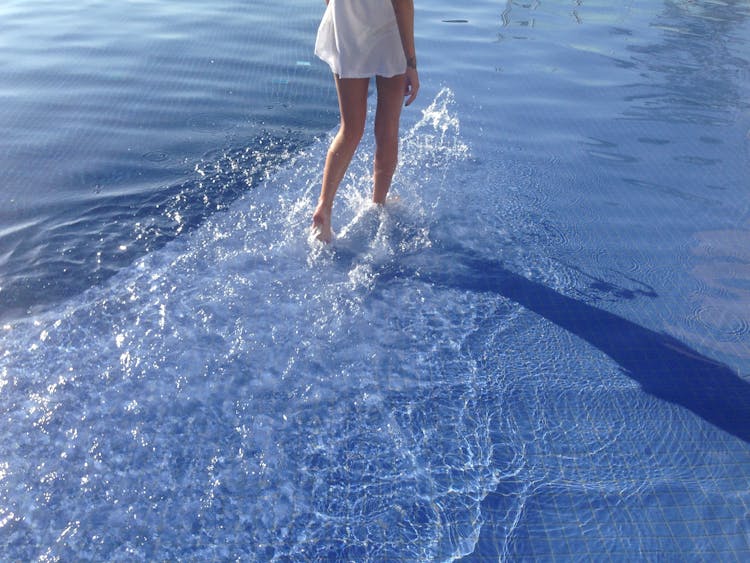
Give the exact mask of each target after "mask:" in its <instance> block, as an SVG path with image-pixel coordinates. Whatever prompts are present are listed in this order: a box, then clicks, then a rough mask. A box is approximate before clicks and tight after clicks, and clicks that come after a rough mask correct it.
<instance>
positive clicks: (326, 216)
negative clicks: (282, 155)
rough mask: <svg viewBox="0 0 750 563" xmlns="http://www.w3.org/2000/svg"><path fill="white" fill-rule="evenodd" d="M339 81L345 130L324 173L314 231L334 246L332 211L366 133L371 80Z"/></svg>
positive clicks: (334, 144)
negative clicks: (337, 194) (338, 191)
mask: <svg viewBox="0 0 750 563" xmlns="http://www.w3.org/2000/svg"><path fill="white" fill-rule="evenodd" d="M334 78H335V80H336V91H337V92H338V96H339V111H340V112H341V126H340V127H339V131H338V133H336V136H335V137H334V139H333V142H332V143H331V146H330V148H329V149H328V155H327V156H326V165H325V168H324V170H323V186H322V188H321V190H320V198H319V199H318V206H317V208H316V209H315V213H314V214H313V228H314V229H315V230H316V236H317V238H318V239H319V240H322V241H324V242H330V241H331V239H332V238H333V231H332V229H331V210H332V209H333V198H334V197H335V196H336V190H338V187H339V184H340V183H341V180H343V179H344V174H346V169H347V168H348V167H349V163H350V162H351V160H352V156H354V152H355V151H356V150H357V146H358V145H359V141H360V139H362V133H363V132H364V130H365V119H366V117H367V88H368V86H369V83H370V79H369V78H339V77H338V76H334Z"/></svg>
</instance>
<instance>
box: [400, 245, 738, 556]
mask: <svg viewBox="0 0 750 563" xmlns="http://www.w3.org/2000/svg"><path fill="white" fill-rule="evenodd" d="M450 254H451V256H450V258H451V259H452V261H451V262H445V259H444V257H440V259H438V260H436V263H441V264H444V263H452V264H453V265H454V267H453V268H451V271H448V272H429V271H423V270H422V269H421V268H418V269H417V270H416V271H414V272H411V273H412V274H413V275H418V276H419V279H420V280H422V281H425V282H427V283H431V284H434V285H435V286H437V287H444V288H450V289H457V290H460V291H467V290H469V291H472V292H491V293H495V294H498V295H501V296H503V297H505V298H507V299H510V300H512V301H514V302H516V303H518V304H520V305H522V306H523V307H525V308H527V309H528V310H530V311H533V312H534V313H536V314H538V315H540V316H541V317H543V318H545V319H547V320H548V321H550V322H552V323H554V324H555V325H557V326H559V327H560V328H563V329H565V330H567V331H569V332H571V333H572V334H575V335H576V336H578V337H580V338H582V339H583V340H585V341H586V342H588V343H589V344H591V345H592V346H594V347H596V348H597V349H599V350H600V351H602V352H603V353H605V354H606V355H607V356H609V357H610V358H611V359H612V360H614V361H615V362H616V363H617V364H618V365H619V366H620V367H621V368H622V370H623V372H624V373H625V374H626V375H627V376H629V377H630V378H632V379H633V380H634V381H637V382H638V383H639V384H640V386H641V388H642V389H643V391H645V392H646V393H649V394H650V395H653V396H654V397H657V398H659V399H661V400H664V401H668V402H670V403H672V404H675V405H678V406H681V407H683V408H686V409H688V410H689V411H691V412H692V413H693V414H695V415H697V416H699V417H701V418H702V419H703V420H705V421H706V422H708V423H710V424H712V425H713V426H715V427H717V428H719V429H721V430H723V431H725V432H727V433H728V434H731V435H732V436H735V437H737V438H739V439H741V440H744V441H745V442H747V443H750V383H748V382H747V381H746V380H743V379H742V378H741V377H740V376H739V375H738V374H737V373H735V372H733V371H732V370H731V369H730V368H729V367H728V366H726V365H724V364H721V363H719V362H716V361H714V360H712V359H711V358H708V357H706V356H704V355H702V354H701V353H699V352H698V351H696V350H693V349H691V348H690V347H688V346H686V345H685V344H684V343H682V342H680V341H679V340H677V339H675V338H673V337H671V336H669V335H667V334H663V333H659V332H656V331H654V330H651V329H648V328H646V327H643V326H640V325H638V324H636V323H634V322H632V321H629V320H627V319H625V318H623V317H620V316H618V315H615V314H613V313H610V312H608V311H604V310H602V309H599V308H597V307H594V306H592V305H589V304H587V303H585V302H583V301H580V300H577V299H573V298H571V297H568V296H565V295H562V294H561V293H559V292H557V291H555V290H553V289H551V288H549V287H547V286H545V285H543V284H541V283H538V282H535V281H531V280H529V279H527V278H525V277H523V276H521V275H519V274H516V273H514V272H512V271H510V270H508V269H507V268H505V267H504V266H503V264H502V263H501V262H498V261H491V260H487V259H486V258H483V257H480V256H478V255H476V254H472V253H467V251H466V250H465V249H461V250H456V251H452V252H450ZM407 275H408V274H407ZM516 485H517V484H516V483H515V482H508V483H506V484H505V486H507V487H510V488H511V489H512V490H513V488H514V487H515V486H516ZM502 487H503V486H502V485H501V488H500V489H498V490H496V491H492V492H490V493H489V494H488V496H487V497H486V498H485V500H484V501H483V502H482V512H483V513H484V514H485V517H486V522H487V523H488V524H489V526H483V527H482V530H481V532H480V535H479V538H478V543H477V544H476V546H475V550H474V552H473V553H471V554H470V555H467V556H465V557H463V558H462V559H461V560H462V561H484V560H486V558H487V557H490V558H493V559H494V558H498V557H500V554H499V551H498V550H500V549H502V546H500V545H498V543H497V542H498V538H501V537H504V535H505V532H504V531H503V530H505V531H507V528H506V526H507V525H509V523H508V522H507V521H506V519H507V516H508V515H507V514H506V513H505V512H503V511H502V510H500V509H498V508H496V507H502V506H505V505H506V503H505V500H504V499H505V495H506V494H507V493H506V492H505V491H504V489H503V488H502ZM509 494H513V492H512V491H511V492H510V493H509ZM497 526H500V528H501V529H497Z"/></svg>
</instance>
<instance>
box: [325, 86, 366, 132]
mask: <svg viewBox="0 0 750 563" xmlns="http://www.w3.org/2000/svg"><path fill="white" fill-rule="evenodd" d="M334 78H335V80H336V92H337V93H338V96H339V111H340V113H341V125H342V127H344V128H347V129H350V130H351V131H352V132H353V133H358V134H359V136H361V135H362V132H363V131H364V128H365V119H366V118H367V89H368V87H369V85H370V79H369V78H339V77H338V76H336V75H334Z"/></svg>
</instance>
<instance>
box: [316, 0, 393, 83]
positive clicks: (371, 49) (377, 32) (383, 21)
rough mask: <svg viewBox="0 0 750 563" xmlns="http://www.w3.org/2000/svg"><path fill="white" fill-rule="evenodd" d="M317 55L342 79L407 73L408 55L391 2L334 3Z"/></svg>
mask: <svg viewBox="0 0 750 563" xmlns="http://www.w3.org/2000/svg"><path fill="white" fill-rule="evenodd" d="M315 54H316V55H317V56H318V57H320V58H321V59H322V60H323V61H325V62H326V63H328V66H330V67H331V70H332V71H333V72H334V73H335V74H337V75H338V76H339V77H340V78H369V77H371V76H374V75H378V76H384V77H390V76H396V75H397V74H403V73H404V72H406V56H405V55H404V49H403V46H402V44H401V36H400V35H399V32H398V24H397V23H396V13H395V12H394V10H393V4H392V3H391V0H330V2H329V3H328V7H327V8H326V12H325V14H324V15H323V20H322V21H321V22H320V27H319V28H318V37H317V39H316V41H315Z"/></svg>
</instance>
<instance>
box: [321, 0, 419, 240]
mask: <svg viewBox="0 0 750 563" xmlns="http://www.w3.org/2000/svg"><path fill="white" fill-rule="evenodd" d="M326 4H327V8H326V12H325V14H324V16H323V20H322V21H321V23H320V28H319V29H318V36H317V40H316V42H315V54H316V55H317V56H318V57H320V58H321V59H322V60H323V61H325V62H327V63H328V65H329V66H330V67H331V70H332V71H333V74H334V80H335V81H336V92H337V93H338V98H339V110H340V112H341V125H340V127H339V131H338V133H337V134H336V136H335V137H334V139H333V142H332V143H331V146H330V148H329V149H328V155H327V157H326V164H325V169H324V170H323V186H322V188H321V191H320V198H319V199H318V206H317V208H316V209H315V213H314V214H313V226H312V228H313V232H314V235H315V236H316V238H317V239H318V240H321V241H323V242H331V240H332V238H333V230H332V229H331V211H332V208H333V199H334V197H335V196H336V190H337V189H338V187H339V184H340V183H341V180H342V179H343V178H344V174H345V173H346V170H347V168H348V167H349V163H350V162H351V160H352V157H353V156H354V152H355V151H356V149H357V146H358V145H359V141H360V139H361V138H362V134H363V133H364V128H365V118H366V116H367V90H368V87H369V83H370V77H372V76H375V80H376V85H377V92H378V104H377V110H376V113H375V163H374V167H373V181H374V184H375V185H374V188H373V194H372V200H373V201H374V202H375V203H377V204H383V203H385V198H386V195H387V194H388V189H389V188H390V187H391V179H392V178H393V173H394V172H395V170H396V164H397V163H398V128H399V118H400V116H401V104H402V101H403V98H404V97H406V98H407V99H406V105H407V106H408V105H409V104H411V103H412V102H413V101H414V99H415V98H416V96H417V91H418V90H419V76H418V74H417V57H416V52H415V48H414V2H413V0H326Z"/></svg>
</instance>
